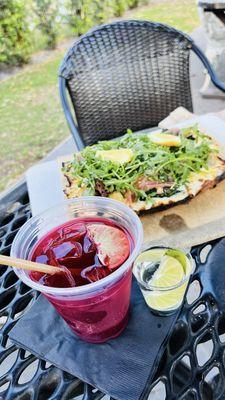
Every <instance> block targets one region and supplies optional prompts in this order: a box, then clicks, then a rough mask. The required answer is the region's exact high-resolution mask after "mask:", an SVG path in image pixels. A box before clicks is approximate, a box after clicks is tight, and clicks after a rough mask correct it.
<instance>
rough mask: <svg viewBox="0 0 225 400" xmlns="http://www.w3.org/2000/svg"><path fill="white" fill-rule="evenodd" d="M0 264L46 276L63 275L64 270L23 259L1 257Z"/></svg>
mask: <svg viewBox="0 0 225 400" xmlns="http://www.w3.org/2000/svg"><path fill="white" fill-rule="evenodd" d="M0 264H1V265H7V266H9V267H14V268H19V269H26V270H29V271H38V272H44V273H45V274H50V275H53V274H57V273H59V272H61V273H62V271H63V269H62V268H59V267H53V266H52V265H46V264H41V263H36V262H33V261H30V260H23V259H22V258H15V257H8V256H3V255H0Z"/></svg>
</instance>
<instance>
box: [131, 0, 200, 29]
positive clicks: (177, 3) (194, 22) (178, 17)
mask: <svg viewBox="0 0 225 400" xmlns="http://www.w3.org/2000/svg"><path fill="white" fill-rule="evenodd" d="M129 18H131V19H146V20H150V21H157V22H161V23H164V24H167V25H171V26H173V27H175V28H177V29H180V30H181V31H184V32H186V33H191V32H192V31H193V30H194V29H195V28H196V27H197V26H199V17H198V11H197V5H196V0H164V1H160V0H159V1H158V2H157V1H153V2H152V3H151V1H150V2H149V4H148V5H147V6H143V7H142V8H140V9H138V8H137V9H135V10H132V12H129Z"/></svg>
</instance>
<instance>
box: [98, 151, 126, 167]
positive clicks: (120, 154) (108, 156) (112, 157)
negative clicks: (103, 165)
mask: <svg viewBox="0 0 225 400" xmlns="http://www.w3.org/2000/svg"><path fill="white" fill-rule="evenodd" d="M133 155H134V153H133V151H132V150H131V149H115V150H98V151H96V157H100V158H101V159H102V160H104V161H112V162H114V163H116V164H126V163H128V162H130V161H131V160H132V158H133Z"/></svg>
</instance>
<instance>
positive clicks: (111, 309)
mask: <svg viewBox="0 0 225 400" xmlns="http://www.w3.org/2000/svg"><path fill="white" fill-rule="evenodd" d="M132 247H133V241H132V237H131V236H130V234H129V233H128V232H127V231H126V230H125V229H123V228H122V227H120V226H118V225H116V224H115V223H113V222H112V221H110V220H107V219H104V218H94V219H93V218H85V219H80V218H76V219H74V220H72V221H69V222H66V223H65V224H62V225H60V226H58V227H56V228H54V229H53V230H51V231H50V232H49V233H48V234H47V235H45V236H44V237H43V238H42V239H41V240H39V241H38V243H37V244H36V246H35V247H34V249H33V251H32V254H31V259H32V260H33V261H36V262H40V263H44V264H49V265H54V266H57V267H61V268H62V274H54V275H44V274H41V273H37V272H33V273H31V274H30V277H31V279H33V280H35V281H38V282H39V283H41V284H42V285H44V286H50V287H56V288H70V287H77V286H83V285H88V284H90V283H93V282H96V281H99V280H101V279H103V278H105V277H106V276H108V275H110V274H112V273H113V272H114V271H115V270H117V269H118V268H119V267H120V266H121V264H123V263H124V262H125V261H126V259H127V258H128V257H129V255H130V252H131V250H132ZM65 267H66V268H65ZM130 289H131V270H129V271H128V272H127V273H126V274H125V275H124V276H123V277H122V278H121V279H120V280H119V281H117V282H116V283H114V284H113V285H111V286H107V288H105V289H103V290H101V291H100V292H98V293H95V295H94V296H93V297H91V298H90V297H89V298H88V299H86V298H80V299H76V300H74V299H72V298H71V300H69V299H68V298H67V299H66V300H64V299H59V298H57V299H55V297H54V296H50V295H46V296H47V298H48V299H49V301H50V302H51V303H52V304H53V305H54V306H55V308H56V309H57V310H58V312H59V314H60V315H61V316H62V317H63V318H64V319H65V320H66V322H67V323H68V324H69V325H70V327H71V329H73V330H74V331H75V332H76V334H78V335H79V333H80V334H81V336H82V337H84V335H85V332H86V334H87V337H86V340H88V335H89V333H90V331H91V330H93V329H94V331H95V335H96V338H95V340H94V338H93V337H92V341H96V342H98V341H102V340H104V339H105V338H107V337H115V336H117V335H119V333H120V332H121V331H122V330H123V329H124V328H125V326H126V324H127V321H128V317H129V298H130Z"/></svg>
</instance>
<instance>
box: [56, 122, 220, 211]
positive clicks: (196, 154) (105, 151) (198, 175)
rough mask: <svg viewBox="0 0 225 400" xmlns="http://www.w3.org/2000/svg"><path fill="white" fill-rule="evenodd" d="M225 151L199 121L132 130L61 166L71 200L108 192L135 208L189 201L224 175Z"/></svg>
mask: <svg viewBox="0 0 225 400" xmlns="http://www.w3.org/2000/svg"><path fill="white" fill-rule="evenodd" d="M223 150H224V149H221V146H220V145H219V144H218V143H217V142H216V141H215V140H214V139H213V138H212V137H210V136H208V135H206V134H205V133H204V132H201V130H200V129H199V128H198V126H197V125H195V126H192V127H189V128H184V129H178V128H174V129H171V130H169V131H164V132H160V133H159V132H157V133H149V134H148V133H144V134H141V133H140V134H136V133H132V132H131V131H128V132H127V134H126V135H124V136H123V137H121V138H118V139H116V140H110V141H101V142H99V143H97V144H95V145H93V146H88V147H86V148H85V149H83V150H82V151H81V152H78V153H75V154H74V159H73V160H72V161H66V162H64V163H63V165H62V172H63V175H64V193H65V195H66V197H67V198H74V197H80V196H90V195H93V196H104V197H109V198H112V199H115V200H119V201H122V202H123V203H125V204H127V205H128V206H129V207H131V208H132V209H133V210H135V211H136V212H141V211H150V212H152V211H157V210H159V209H162V208H167V207H171V206H174V205H176V204H178V203H181V202H186V201H188V200H190V199H191V198H193V197H195V196H196V195H197V194H198V193H200V192H201V191H203V190H207V189H210V188H212V187H214V186H216V185H217V184H218V183H219V182H220V181H221V180H222V179H224V178H225V161H224V160H225V157H224V153H225V152H224V151H223Z"/></svg>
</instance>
